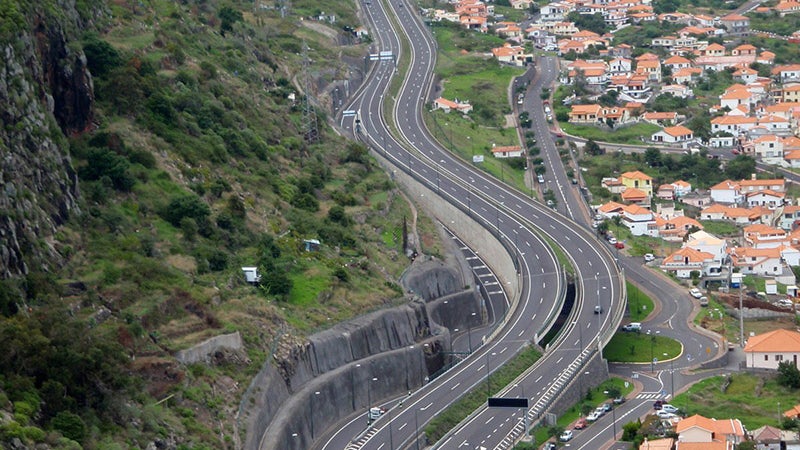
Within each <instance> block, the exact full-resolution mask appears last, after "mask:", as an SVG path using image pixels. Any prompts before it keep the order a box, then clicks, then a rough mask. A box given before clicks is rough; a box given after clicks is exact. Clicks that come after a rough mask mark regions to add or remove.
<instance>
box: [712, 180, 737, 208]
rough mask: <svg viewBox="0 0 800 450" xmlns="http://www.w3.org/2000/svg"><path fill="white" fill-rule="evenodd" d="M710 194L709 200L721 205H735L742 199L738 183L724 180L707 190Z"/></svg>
mask: <svg viewBox="0 0 800 450" xmlns="http://www.w3.org/2000/svg"><path fill="white" fill-rule="evenodd" d="M708 190H709V192H710V193H711V200H713V201H714V202H716V203H723V204H728V205H731V204H737V203H741V201H742V199H743V198H744V197H743V196H742V192H741V191H742V188H741V187H740V186H739V183H736V182H733V181H731V180H725V181H722V182H720V183H717V184H715V185H714V186H711V187H710V188H709V189H708Z"/></svg>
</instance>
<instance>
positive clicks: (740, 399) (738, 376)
mask: <svg viewBox="0 0 800 450" xmlns="http://www.w3.org/2000/svg"><path fill="white" fill-rule="evenodd" d="M796 397H797V390H796V389H790V388H786V387H783V386H781V385H780V384H779V383H778V381H777V379H776V377H775V376H766V375H752V374H748V373H741V372H739V373H735V374H731V375H730V376H727V377H726V376H718V377H713V378H709V379H706V380H703V381H701V382H699V383H697V384H695V385H693V386H692V387H691V388H689V390H688V391H687V392H684V393H682V394H679V395H677V396H675V398H674V399H673V400H672V401H671V402H670V403H672V404H673V405H675V406H677V407H679V408H681V409H682V410H683V411H684V412H685V413H686V414H687V415H692V414H701V415H703V416H705V417H714V418H716V419H727V418H737V419H739V420H741V421H742V423H743V424H744V426H745V428H747V429H748V430H754V429H756V428H758V427H760V426H763V425H771V426H779V425H780V424H781V421H780V417H779V414H780V412H782V410H784V409H787V408H788V407H787V406H786V405H787V404H790V405H791V404H793V403H792V401H791V400H787V399H791V398H796ZM779 405H782V406H781V407H780V408H782V409H780V408H779Z"/></svg>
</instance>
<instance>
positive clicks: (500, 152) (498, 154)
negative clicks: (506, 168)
mask: <svg viewBox="0 0 800 450" xmlns="http://www.w3.org/2000/svg"><path fill="white" fill-rule="evenodd" d="M524 154H525V151H523V150H522V147H520V146H519V145H509V146H502V147H494V146H493V147H492V155H494V157H495V158H521V157H522V156H523V155H524Z"/></svg>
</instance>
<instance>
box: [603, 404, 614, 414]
mask: <svg viewBox="0 0 800 450" xmlns="http://www.w3.org/2000/svg"><path fill="white" fill-rule="evenodd" d="M600 407H601V408H603V411H605V412H609V411H611V410H612V409H614V405H612V404H611V403H603V404H602V405H600Z"/></svg>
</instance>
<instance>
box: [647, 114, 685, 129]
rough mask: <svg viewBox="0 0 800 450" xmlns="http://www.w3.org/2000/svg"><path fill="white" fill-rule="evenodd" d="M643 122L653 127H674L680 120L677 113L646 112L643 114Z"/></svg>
mask: <svg viewBox="0 0 800 450" xmlns="http://www.w3.org/2000/svg"><path fill="white" fill-rule="evenodd" d="M642 120H644V121H645V122H648V123H652V124H653V125H660V126H662V127H664V126H672V125H675V122H677V120H678V113H677V112H675V111H666V112H646V113H644V114H642Z"/></svg>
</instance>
